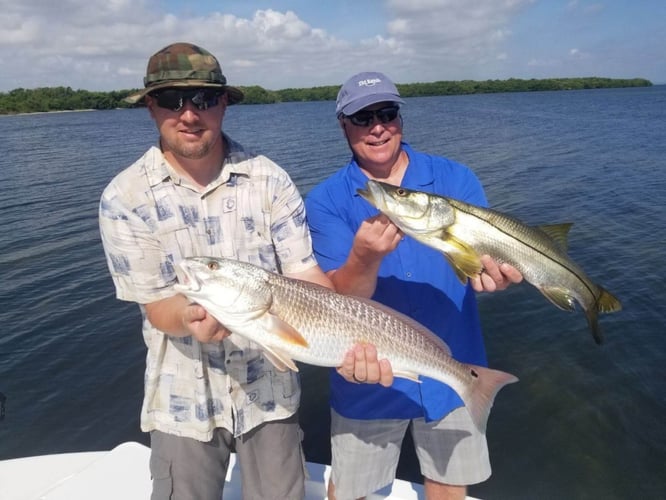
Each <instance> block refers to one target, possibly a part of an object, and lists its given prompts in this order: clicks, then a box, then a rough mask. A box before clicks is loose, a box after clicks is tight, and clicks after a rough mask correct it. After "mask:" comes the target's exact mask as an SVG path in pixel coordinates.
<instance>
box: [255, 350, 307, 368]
mask: <svg viewBox="0 0 666 500" xmlns="http://www.w3.org/2000/svg"><path fill="white" fill-rule="evenodd" d="M261 347H262V348H263V350H264V356H265V357H266V359H267V360H268V361H270V362H271V364H272V365H273V366H274V367H275V368H276V369H277V370H278V371H281V372H286V371H287V370H293V371H295V372H297V371H298V366H296V363H294V360H293V359H291V357H290V356H289V355H288V354H286V353H284V352H282V351H280V349H277V348H275V347H267V346H264V345H262V346H261Z"/></svg>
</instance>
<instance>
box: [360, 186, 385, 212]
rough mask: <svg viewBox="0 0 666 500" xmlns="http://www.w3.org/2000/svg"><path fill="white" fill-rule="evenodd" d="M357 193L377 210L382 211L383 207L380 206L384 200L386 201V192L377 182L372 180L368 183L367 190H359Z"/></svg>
mask: <svg viewBox="0 0 666 500" xmlns="http://www.w3.org/2000/svg"><path fill="white" fill-rule="evenodd" d="M356 192H357V193H358V194H359V195H361V196H362V197H363V198H364V199H366V200H367V201H368V202H369V203H370V204H371V205H372V206H374V207H375V208H377V209H379V210H381V207H380V206H379V205H380V204H381V203H382V200H383V199H384V196H383V194H384V192H383V190H382V188H381V186H380V185H379V183H377V181H373V180H372V179H371V180H369V181H368V183H367V184H366V186H365V189H361V188H359V189H357V190H356Z"/></svg>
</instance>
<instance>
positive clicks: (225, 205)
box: [99, 43, 331, 500]
mask: <svg viewBox="0 0 666 500" xmlns="http://www.w3.org/2000/svg"><path fill="white" fill-rule="evenodd" d="M144 84H145V88H144V89H143V90H141V91H139V92H136V93H135V94H132V95H131V96H129V97H128V98H127V100H128V101H129V102H132V103H145V105H146V106H147V108H148V111H149V113H150V115H151V117H152V118H153V120H154V121H155V124H156V126H157V129H158V131H159V143H158V144H156V145H155V146H153V147H151V148H150V149H149V150H148V151H147V152H146V153H145V154H144V155H143V156H142V157H141V158H139V159H138V160H137V161H136V162H135V163H134V164H133V165H131V166H130V167H128V168H127V169H125V170H124V171H122V172H120V173H119V174H118V175H117V176H116V177H115V178H114V179H113V180H112V181H111V183H110V184H109V185H108V186H107V187H106V189H105V190H104V193H103V195H102V198H101V202H100V211H99V222H100V231H101V235H102V242H103V244H104V251H105V254H106V258H107V263H108V266H109V270H110V272H111V276H112V278H113V281H114V284H115V287H116V296H117V297H118V298H119V299H121V300H127V301H132V302H136V303H138V304H139V307H140V309H141V313H142V317H143V337H144V341H145V343H146V346H147V347H148V352H147V359H146V373H145V377H144V381H145V387H144V392H145V393H144V400H143V407H142V410H141V428H142V430H143V431H145V432H150V437H151V448H152V451H151V460H150V471H151V475H152V477H153V496H152V499H153V500H158V499H194V498H197V499H219V498H221V495H222V489H223V486H224V479H225V475H226V470H227V467H228V464H229V454H230V450H232V449H234V450H235V451H236V453H237V458H238V460H239V462H240V466H241V471H242V483H243V485H242V487H243V497H244V498H253V499H254V498H280V499H283V498H284V499H286V498H289V499H298V498H302V497H303V496H304V472H303V471H304V468H303V453H302V449H301V430H300V428H299V425H298V419H297V414H296V411H297V408H298V404H299V398H300V385H299V380H298V378H297V375H296V374H295V373H294V372H291V371H287V372H282V371H279V370H277V369H276V368H275V367H274V366H273V365H272V364H271V362H270V361H269V360H268V358H266V357H264V354H263V352H262V351H261V349H259V348H258V346H257V345H256V344H253V343H251V342H249V341H246V340H245V339H244V338H243V337H239V336H236V335H232V336H229V334H230V332H229V331H228V330H226V329H225V328H224V326H222V325H221V324H219V323H218V322H217V320H215V319H214V318H213V317H212V316H210V315H209V314H208V313H207V312H206V310H205V309H204V308H203V307H201V306H199V305H197V304H192V303H190V301H189V300H188V299H187V298H186V297H185V296H183V295H180V294H178V293H176V292H175V291H174V289H173V286H174V284H176V282H177V275H176V269H177V266H178V263H179V261H181V260H182V259H184V258H186V257H190V256H197V255H199V256H200V255H207V256H213V257H232V258H236V259H238V260H241V261H245V262H251V263H254V264H257V265H261V266H263V267H265V268H266V269H268V270H270V271H274V272H278V271H280V272H282V273H283V274H285V275H286V276H290V277H292V278H299V279H304V280H308V281H312V282H315V283H319V284H322V285H324V286H329V287H330V286H331V283H330V281H329V279H328V278H327V277H326V275H324V274H323V272H322V271H321V269H320V268H319V266H318V265H317V262H316V261H315V258H314V254H313V251H312V244H311V239H310V233H309V230H308V226H307V224H303V220H304V218H305V217H304V204H303V200H302V199H301V196H300V194H299V192H298V190H297V189H296V187H295V185H294V183H293V182H292V180H291V179H290V177H289V175H288V174H287V173H286V172H285V171H284V170H283V169H282V168H280V167H279V166H278V165H276V164H275V163H273V162H272V161H271V160H269V159H268V158H266V157H265V156H262V155H256V154H253V153H251V152H249V151H247V150H245V149H244V148H243V147H242V146H241V145H240V144H238V143H237V142H234V141H233V140H232V139H231V138H230V137H229V136H228V135H227V134H225V133H223V132H222V120H223V118H224V113H225V110H226V108H227V106H228V105H230V104H235V103H238V102H240V101H241V100H242V99H243V93H242V92H241V91H240V90H239V89H238V88H236V87H232V86H229V85H227V79H226V77H225V76H224V75H223V74H222V69H221V67H220V64H219V62H218V61H217V59H216V58H215V57H214V56H213V55H211V54H210V53H209V52H208V51H206V50H204V49H202V48H201V47H197V46H196V45H192V44H189V43H176V44H173V45H169V46H168V47H165V48H163V49H162V50H160V51H159V52H157V53H156V54H155V55H153V56H152V57H151V58H150V61H149V62H148V68H147V71H146V77H145V79H144ZM278 232H279V234H278Z"/></svg>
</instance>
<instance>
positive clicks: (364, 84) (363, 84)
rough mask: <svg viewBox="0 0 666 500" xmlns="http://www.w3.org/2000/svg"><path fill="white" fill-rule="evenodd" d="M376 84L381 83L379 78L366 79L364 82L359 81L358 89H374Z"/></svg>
mask: <svg viewBox="0 0 666 500" xmlns="http://www.w3.org/2000/svg"><path fill="white" fill-rule="evenodd" d="M378 83H382V81H381V79H379V78H367V79H366V80H361V81H360V82H358V86H359V87H374V86H375V85H377V84H378Z"/></svg>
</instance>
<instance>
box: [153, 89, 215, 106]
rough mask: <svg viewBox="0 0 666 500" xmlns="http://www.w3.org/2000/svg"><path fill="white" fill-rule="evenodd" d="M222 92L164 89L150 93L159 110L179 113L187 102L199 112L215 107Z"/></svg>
mask: <svg viewBox="0 0 666 500" xmlns="http://www.w3.org/2000/svg"><path fill="white" fill-rule="evenodd" d="M223 94H224V92H220V90H218V89H188V90H182V89H164V90H158V91H156V92H153V93H151V94H150V95H151V96H152V97H153V98H155V102H156V103H157V105H158V106H159V107H160V108H164V109H168V110H169V111H180V110H181V109H183V106H185V103H186V102H187V101H191V102H192V104H194V105H195V106H196V108H197V109H198V110H199V111H206V110H207V109H208V108H212V107H213V106H217V105H218V104H219V102H220V96H222V95H223Z"/></svg>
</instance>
